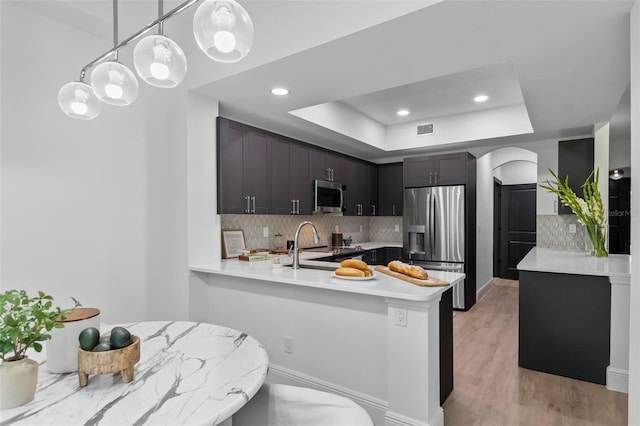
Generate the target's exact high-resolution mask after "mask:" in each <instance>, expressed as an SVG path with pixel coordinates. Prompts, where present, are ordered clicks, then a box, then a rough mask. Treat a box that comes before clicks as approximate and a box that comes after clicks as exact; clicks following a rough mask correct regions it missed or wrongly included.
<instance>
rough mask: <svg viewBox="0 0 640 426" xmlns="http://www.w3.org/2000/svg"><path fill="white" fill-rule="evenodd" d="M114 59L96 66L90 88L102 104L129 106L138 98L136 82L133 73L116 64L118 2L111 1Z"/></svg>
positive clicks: (115, 0)
mask: <svg viewBox="0 0 640 426" xmlns="http://www.w3.org/2000/svg"><path fill="white" fill-rule="evenodd" d="M113 46H114V52H113V53H114V59H113V60H111V61H107V62H103V63H101V64H100V65H98V66H96V67H95V68H94V69H93V72H92V73H91V87H93V91H94V92H95V94H96V96H97V97H98V99H100V100H101V101H102V102H104V103H106V104H109V105H115V106H127V105H130V104H131V103H132V102H133V101H135V100H136V98H137V97H138V80H137V79H136V76H135V75H134V74H133V72H132V71H131V70H130V69H129V68H127V67H126V66H125V65H123V64H122V63H120V62H118V49H117V46H118V0H113Z"/></svg>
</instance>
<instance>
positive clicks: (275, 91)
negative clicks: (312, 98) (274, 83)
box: [271, 87, 290, 96]
mask: <svg viewBox="0 0 640 426" xmlns="http://www.w3.org/2000/svg"><path fill="white" fill-rule="evenodd" d="M271 93H272V94H274V95H276V96H287V95H288V94H289V93H290V92H289V89H285V88H284V87H274V88H273V89H271Z"/></svg>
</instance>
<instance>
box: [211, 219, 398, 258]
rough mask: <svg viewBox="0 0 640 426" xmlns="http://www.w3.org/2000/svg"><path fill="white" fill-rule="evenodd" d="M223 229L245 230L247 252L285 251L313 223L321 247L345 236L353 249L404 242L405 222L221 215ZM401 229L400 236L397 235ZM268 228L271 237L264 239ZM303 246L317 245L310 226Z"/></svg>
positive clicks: (302, 239)
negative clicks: (362, 244)
mask: <svg viewBox="0 0 640 426" xmlns="http://www.w3.org/2000/svg"><path fill="white" fill-rule="evenodd" d="M220 218H221V221H220V222H221V225H222V229H223V230H225V229H242V230H243V231H244V238H245V243H246V245H247V248H250V249H257V248H265V249H270V250H273V249H278V248H284V247H286V242H287V240H293V236H294V234H295V232H296V229H297V227H298V225H299V224H300V223H301V222H304V221H310V222H312V223H313V224H314V225H315V226H316V229H317V230H318V235H319V237H320V244H318V245H327V246H330V245H331V233H332V232H334V231H336V228H337V230H338V231H340V232H342V234H343V236H344V238H347V237H352V239H353V241H352V245H353V244H356V243H359V242H367V241H377V242H398V243H401V242H402V232H401V231H402V218H400V217H358V216H334V215H311V216H303V215H295V216H294V215H291V216H284V215H282V216H280V215H244V214H237V215H236V214H225V215H221V216H220ZM395 225H399V232H395ZM264 228H268V235H269V236H268V237H267V238H265V237H264ZM299 243H300V246H301V247H308V246H313V245H316V244H315V243H314V242H313V233H312V231H311V228H310V227H309V226H305V227H304V228H303V229H302V231H300V241H299Z"/></svg>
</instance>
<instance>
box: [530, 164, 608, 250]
mask: <svg viewBox="0 0 640 426" xmlns="http://www.w3.org/2000/svg"><path fill="white" fill-rule="evenodd" d="M549 172H550V173H551V175H552V176H553V178H554V179H555V182H549V181H548V180H547V184H546V185H540V186H541V187H542V188H544V189H546V190H547V191H549V192H553V193H554V194H556V195H557V196H558V197H559V198H560V201H562V204H563V205H565V206H567V207H569V208H570V209H571V211H572V212H573V213H574V214H575V215H576V216H578V220H580V223H582V224H583V225H585V227H586V228H587V233H588V234H589V239H591V243H592V244H593V248H594V250H595V252H596V256H600V257H606V256H608V255H609V253H608V252H607V246H606V221H605V213H604V205H603V204H602V196H601V195H600V191H599V190H598V182H599V180H600V169H596V171H595V174H594V172H591V174H590V175H589V177H587V180H585V181H584V183H583V184H582V195H583V198H580V197H578V196H577V195H576V193H575V192H573V190H572V189H571V188H569V176H567V177H566V178H565V180H564V182H563V181H562V180H560V178H559V177H558V175H557V174H556V173H555V172H554V171H553V170H551V169H549Z"/></svg>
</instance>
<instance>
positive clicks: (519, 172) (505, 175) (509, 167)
mask: <svg viewBox="0 0 640 426" xmlns="http://www.w3.org/2000/svg"><path fill="white" fill-rule="evenodd" d="M493 175H494V176H495V177H496V178H498V179H500V182H502V184H503V185H522V184H526V183H536V182H537V181H538V163H537V162H531V161H527V160H516V161H509V162H508V163H504V164H502V165H500V166H498V167H496V168H495V169H493Z"/></svg>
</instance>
